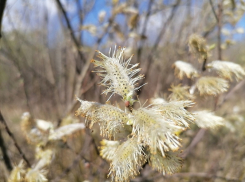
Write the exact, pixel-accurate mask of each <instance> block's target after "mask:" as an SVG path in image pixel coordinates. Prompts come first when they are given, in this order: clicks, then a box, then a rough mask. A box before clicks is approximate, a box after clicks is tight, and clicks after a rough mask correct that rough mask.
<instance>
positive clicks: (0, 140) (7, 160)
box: [0, 130, 13, 171]
mask: <svg viewBox="0 0 245 182" xmlns="http://www.w3.org/2000/svg"><path fill="white" fill-rule="evenodd" d="M0 148H1V150H2V154H3V161H4V164H5V166H6V167H7V169H8V170H9V171H11V170H12V169H13V166H12V164H11V161H10V158H9V156H8V153H7V149H6V146H5V143H4V140H3V136H2V133H1V130H0Z"/></svg>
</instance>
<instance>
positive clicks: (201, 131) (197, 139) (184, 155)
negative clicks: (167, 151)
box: [181, 128, 207, 158]
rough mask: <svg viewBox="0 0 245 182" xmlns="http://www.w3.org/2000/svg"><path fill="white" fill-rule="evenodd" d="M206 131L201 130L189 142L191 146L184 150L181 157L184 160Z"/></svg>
mask: <svg viewBox="0 0 245 182" xmlns="http://www.w3.org/2000/svg"><path fill="white" fill-rule="evenodd" d="M206 131H207V130H206V129H203V128H202V129H200V130H199V131H198V132H197V134H196V136H195V137H194V138H193V140H192V141H191V144H190V145H189V146H188V147H187V148H186V149H185V151H184V152H183V154H182V156H181V157H183V158H186V157H187V156H188V155H189V154H190V153H191V151H192V150H193V148H194V147H195V146H196V145H197V144H198V143H199V142H200V141H201V139H202V138H203V136H204V134H205V133H206Z"/></svg>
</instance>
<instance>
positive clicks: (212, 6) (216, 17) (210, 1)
mask: <svg viewBox="0 0 245 182" xmlns="http://www.w3.org/2000/svg"><path fill="white" fill-rule="evenodd" d="M209 3H210V6H211V8H212V11H213V13H214V16H215V19H216V21H217V22H219V19H218V16H217V14H216V12H215V9H214V4H213V2H212V0H209Z"/></svg>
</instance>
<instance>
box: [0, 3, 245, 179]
mask: <svg viewBox="0 0 245 182" xmlns="http://www.w3.org/2000/svg"><path fill="white" fill-rule="evenodd" d="M244 13H245V1H243V0H198V1H195V0H128V1H125V0H7V2H6V7H5V10H4V15H3V20H2V38H1V40H0V110H1V113H2V115H3V116H4V118H5V120H6V121H7V124H8V126H9V128H10V130H11V131H12V133H13V134H14V136H15V138H16V141H17V142H18V144H19V145H20V146H21V149H22V150H23V152H24V153H25V155H26V157H27V158H28V160H29V161H31V163H32V162H33V161H35V156H34V155H35V151H34V147H32V146H31V145H29V144H28V142H27V141H26V140H25V138H24V135H23V133H22V132H21V130H20V118H21V115H22V113H23V112H26V111H28V112H30V113H31V114H32V116H34V117H35V118H40V119H44V120H48V121H52V122H53V123H54V125H55V126H60V125H62V123H65V122H68V123H74V122H83V121H82V119H80V118H76V117H75V116H74V111H75V110H76V109H77V108H78V106H79V105H78V103H77V102H76V100H75V98H76V97H75V96H78V97H80V98H81V99H84V100H88V101H96V102H100V103H105V102H106V101H107V99H108V97H109V95H108V96H105V95H101V93H102V91H103V89H104V88H103V87H101V86H100V85H98V83H99V81H100V79H99V77H98V76H97V75H96V74H95V73H93V72H91V71H92V70H93V65H92V64H90V60H91V59H93V58H94V59H96V56H95V55H96V52H95V50H99V51H101V52H102V53H104V54H105V55H108V54H109V49H110V48H112V50H114V49H115V46H117V47H119V46H121V47H126V50H125V54H124V58H125V59H127V58H129V57H130V56H131V55H132V54H133V55H134V56H133V58H132V62H133V63H136V62H139V63H140V67H141V68H142V71H141V73H142V74H145V80H144V81H143V82H142V83H145V82H147V83H148V84H147V85H145V86H144V87H143V88H142V89H141V90H140V91H139V92H138V93H137V94H138V96H139V98H140V101H141V102H142V103H144V102H145V101H146V100H147V99H150V98H152V97H156V96H160V97H162V98H164V99H166V100H167V98H168V95H169V94H170V91H169V90H168V89H169V88H170V86H171V84H175V85H176V84H179V83H181V84H183V85H189V86H190V85H192V82H191V80H190V79H187V78H186V79H183V80H181V81H180V80H179V79H177V78H175V76H174V70H173V68H172V65H173V63H174V62H175V61H177V60H182V61H185V62H189V63H191V64H193V65H194V66H195V67H196V68H197V69H199V70H200V71H201V69H202V64H201V63H200V62H198V60H197V58H196V57H195V56H193V55H192V54H190V53H189V49H188V38H189V36H190V35H192V34H194V33H195V34H199V35H201V36H203V37H204V38H205V39H206V41H207V44H208V45H210V46H213V47H214V49H212V51H211V56H210V57H209V58H208V60H207V61H208V62H211V61H213V60H227V61H231V62H235V63H238V64H240V65H241V66H242V67H244V66H245V54H244V50H245V49H244V48H245V34H244V28H245V15H244ZM206 72H207V74H208V71H206ZM244 91H245V82H244V81H241V82H233V83H232V84H231V87H230V89H229V91H228V92H227V93H225V94H224V95H222V96H220V97H219V98H223V100H222V102H220V104H219V107H218V108H216V113H218V115H220V116H223V117H225V119H226V121H227V123H226V125H225V126H224V127H222V128H220V129H217V130H212V131H206V133H204V135H203V136H202V137H201V138H200V140H199V141H198V143H197V144H196V145H195V147H193V148H192V150H191V151H189V152H188V154H187V155H186V156H185V160H184V163H183V167H182V170H181V171H180V173H178V174H174V175H172V176H162V174H160V173H158V172H156V171H154V170H151V169H150V167H149V166H145V168H144V169H142V170H141V175H140V176H139V177H138V178H136V179H134V180H132V181H218V182H219V181H220V182H221V181H244V180H245V145H244V137H245V136H244V134H245V123H244V122H245V121H244V117H245V99H244V98H245V92H244ZM216 99H217V98H214V97H211V96H210V97H198V98H197V101H196V103H197V104H196V105H195V108H196V109H198V108H200V109H209V110H213V109H214V105H215V100H216ZM111 103H113V104H118V105H119V106H121V108H123V105H124V103H122V101H121V99H120V97H117V96H113V97H112V99H111ZM0 129H1V130H0V139H1V140H0V142H2V144H3V143H4V145H5V146H6V147H7V149H6V151H7V155H8V156H9V157H10V159H11V163H12V165H14V164H18V163H19V161H20V160H21V156H20V154H19V153H18V151H17V150H16V148H15V145H14V143H13V141H12V140H11V138H10V137H9V135H8V134H7V132H6V131H5V128H4V126H3V125H1V124H0ZM198 131H199V129H198V128H197V127H196V126H194V125H193V126H192V127H191V128H190V130H188V131H186V132H184V133H181V134H180V135H181V138H183V141H182V143H183V146H182V148H183V150H184V152H185V149H186V148H188V147H189V146H190V143H191V142H192V141H193V138H195V136H196V134H197V133H198ZM100 140H101V137H100V136H99V130H98V128H95V129H94V130H93V131H92V132H91V131H90V130H85V131H83V132H81V133H79V134H77V135H76V136H73V137H72V138H71V139H68V140H67V141H66V142H67V143H68V146H69V147H67V146H64V145H61V146H59V150H58V153H57V156H56V158H55V159H54V161H53V163H52V164H51V166H50V167H49V173H48V178H49V180H50V181H55V180H56V181H85V180H88V181H106V180H108V179H107V173H108V169H109V164H108V163H107V162H106V161H104V160H102V159H101V158H100V156H99V155H98V153H97V147H98V146H99V145H100V144H99V142H100ZM2 144H1V146H2ZM2 156H3V150H2V153H1V152H0V181H7V177H8V175H9V169H8V167H6V163H5V162H4V160H3V157H2ZM84 157H85V158H86V159H89V161H90V162H88V161H86V160H84Z"/></svg>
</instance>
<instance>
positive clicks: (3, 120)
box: [0, 111, 31, 167]
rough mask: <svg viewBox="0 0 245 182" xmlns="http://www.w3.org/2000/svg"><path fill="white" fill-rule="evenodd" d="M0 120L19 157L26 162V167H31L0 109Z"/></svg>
mask: <svg viewBox="0 0 245 182" xmlns="http://www.w3.org/2000/svg"><path fill="white" fill-rule="evenodd" d="M0 121H1V123H3V125H4V127H5V130H6V131H7V133H8V135H9V137H10V138H11V139H12V140H13V142H14V145H15V147H16V148H17V150H18V152H19V153H20V155H21V157H22V158H23V159H24V161H25V162H26V164H27V165H28V167H31V164H30V162H29V161H28V159H27V158H26V156H25V154H24V153H23V151H22V150H21V148H20V146H19V145H18V143H17V141H16V139H15V137H14V135H13V133H12V132H11V131H10V129H9V127H8V125H7V123H6V121H5V119H4V118H3V115H2V113H1V111H0Z"/></svg>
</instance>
